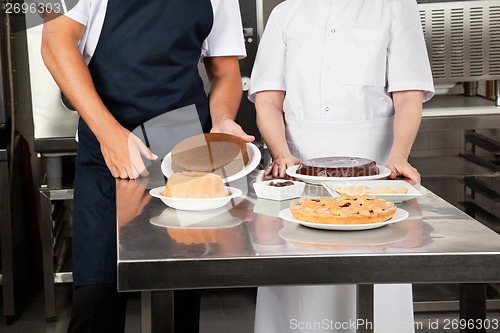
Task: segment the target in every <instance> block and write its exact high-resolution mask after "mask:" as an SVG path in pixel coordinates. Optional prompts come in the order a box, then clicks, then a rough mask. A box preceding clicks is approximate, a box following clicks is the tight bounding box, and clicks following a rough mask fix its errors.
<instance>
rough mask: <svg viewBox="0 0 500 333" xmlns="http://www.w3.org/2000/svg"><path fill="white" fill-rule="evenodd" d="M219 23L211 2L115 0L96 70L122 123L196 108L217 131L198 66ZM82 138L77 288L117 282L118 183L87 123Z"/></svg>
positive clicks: (104, 97) (76, 229) (94, 73)
mask: <svg viewBox="0 0 500 333" xmlns="http://www.w3.org/2000/svg"><path fill="white" fill-rule="evenodd" d="M212 25H213V10H212V5H211V2H210V0H127V1H120V0H109V2H108V5H107V12H106V17H105V19H104V25H103V28H102V32H101V35H100V38H99V42H98V45H97V48H96V50H95V52H94V55H93V57H92V59H91V62H90V63H89V70H90V73H91V75H92V78H93V81H94V84H95V87H96V90H97V92H98V94H99V96H100V97H101V98H102V100H103V102H104V104H105V105H106V107H107V108H108V109H109V111H110V112H111V113H112V114H113V116H114V117H115V118H116V119H117V120H118V121H119V122H120V124H122V125H123V126H124V127H126V128H127V129H129V130H132V129H134V128H136V127H137V126H140V124H142V123H144V122H146V121H148V120H150V119H152V118H155V117H157V116H159V115H162V114H164V113H166V112H168V111H171V110H176V109H179V108H182V107H185V106H187V105H191V104H195V105H196V108H197V112H198V116H199V118H200V122H201V124H202V126H203V128H204V129H205V130H208V129H209V128H210V117H209V109H208V100H207V97H206V95H205V92H204V89H203V82H202V80H201V78H200V76H199V74H198V68H197V64H198V61H199V58H200V54H201V47H202V44H203V41H204V40H205V39H206V37H207V36H208V34H209V33H210V30H211V29H212ZM78 137H79V144H78V152H77V157H76V179H75V194H74V221H73V224H74V225H73V248H74V250H73V283H74V285H75V286H83V285H92V284H105V283H116V273H117V272H116V246H117V244H116V202H115V200H116V188H115V179H114V178H113V176H112V175H111V173H110V172H109V170H108V168H107V166H106V164H105V162H104V159H103V157H102V154H101V150H100V146H99V142H98V141H97V139H96V137H95V136H94V135H93V133H92V132H91V131H90V129H89V128H88V126H87V124H86V123H85V122H84V121H83V120H80V122H79V125H78Z"/></svg>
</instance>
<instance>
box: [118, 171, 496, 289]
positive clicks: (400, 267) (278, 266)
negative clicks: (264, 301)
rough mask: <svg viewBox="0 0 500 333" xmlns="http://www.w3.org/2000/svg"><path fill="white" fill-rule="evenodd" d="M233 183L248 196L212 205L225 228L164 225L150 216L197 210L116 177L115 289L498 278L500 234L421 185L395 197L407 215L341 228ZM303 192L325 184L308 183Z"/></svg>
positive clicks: (180, 214)
mask: <svg viewBox="0 0 500 333" xmlns="http://www.w3.org/2000/svg"><path fill="white" fill-rule="evenodd" d="M253 177H256V175H253ZM254 179H255V178H253V179H252V177H249V184H251V183H252V182H253V180H254ZM236 185H237V187H239V188H241V189H242V190H243V191H244V193H246V192H248V196H246V197H244V198H239V199H238V200H235V202H232V203H230V204H228V205H229V206H227V207H228V208H229V210H227V211H225V210H222V211H220V212H219V213H218V214H217V213H214V212H206V214H212V219H213V222H214V223H216V224H217V223H219V225H220V226H221V227H220V228H212V229H196V228H195V224H194V225H191V226H190V227H186V228H173V227H170V228H166V227H159V226H156V225H153V224H152V223H151V221H153V222H155V221H156V222H155V223H158V221H160V224H161V223H164V222H165V221H173V220H175V219H179V218H180V219H183V220H182V221H184V222H186V221H190V222H193V221H195V220H196V219H199V218H200V213H195V214H192V213H186V212H177V211H175V210H173V209H171V208H168V207H167V206H165V205H164V204H163V203H162V202H161V201H160V200H159V199H156V198H152V197H151V196H149V194H148V193H147V191H148V190H146V189H145V188H144V187H141V186H137V183H135V182H134V183H130V182H129V181H124V180H119V181H118V182H117V189H118V192H117V197H118V199H117V206H118V226H119V229H118V230H119V231H118V271H119V273H118V281H119V290H120V291H134V290H159V289H196V288H220V287H246V286H257V285H281V284H326V283H356V284H363V283H398V282H419V283H426V282H429V283H431V282H432V283H433V282H492V281H497V280H499V279H500V265H499V263H500V256H499V255H500V235H498V234H496V233H495V232H493V231H492V230H490V229H488V228H487V227H485V226H483V225H482V224H481V223H479V222H478V221H476V220H474V219H472V218H471V217H469V216H468V215H466V214H465V213H463V212H462V211H460V210H459V209H457V208H455V207H453V206H452V205H451V204H449V203H447V202H446V201H444V200H443V199H441V198H439V197H438V196H436V195H435V194H433V193H432V192H430V191H428V190H427V189H425V188H423V187H421V188H420V190H421V192H422V193H423V196H422V197H419V198H418V199H412V200H410V201H407V202H405V203H403V204H399V205H398V206H399V207H400V208H403V209H405V210H407V211H408V212H409V214H410V216H409V218H408V219H406V220H405V221H402V222H398V223H395V224H392V225H388V226H385V227H382V228H379V229H373V230H366V231H348V232H341V231H321V230H315V229H309V228H306V227H302V226H299V225H297V224H295V223H293V222H287V221H283V220H282V219H281V218H279V217H277V213H278V211H279V210H281V209H284V208H287V207H288V205H289V203H290V201H281V202H278V201H270V200H264V199H256V198H255V195H254V193H253V189H252V186H247V185H246V183H244V182H240V184H236ZM231 186H235V184H231ZM304 194H305V195H326V191H324V190H323V188H322V187H321V186H314V185H307V186H306V191H305V193H304ZM203 214H205V213H201V216H204V215H203ZM165 219H166V220H165ZM172 219H173V220H172ZM127 221H128V222H127ZM161 221H163V222H161ZM172 223H173V222H167V223H166V224H168V225H170V224H171V225H172V226H173V225H174V224H175V223H174V224H172ZM317 237H319V238H317ZM285 238H286V239H285ZM317 239H322V240H321V241H317Z"/></svg>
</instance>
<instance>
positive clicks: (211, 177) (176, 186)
mask: <svg viewBox="0 0 500 333" xmlns="http://www.w3.org/2000/svg"><path fill="white" fill-rule="evenodd" d="M163 195H164V196H166V197H171V198H191V199H207V198H221V197H225V196H228V195H229V193H227V191H226V189H225V188H224V184H223V183H222V178H221V177H220V176H219V175H216V174H213V173H206V172H178V173H173V174H172V175H171V176H170V177H169V178H168V180H167V185H166V186H165V191H164V192H163Z"/></svg>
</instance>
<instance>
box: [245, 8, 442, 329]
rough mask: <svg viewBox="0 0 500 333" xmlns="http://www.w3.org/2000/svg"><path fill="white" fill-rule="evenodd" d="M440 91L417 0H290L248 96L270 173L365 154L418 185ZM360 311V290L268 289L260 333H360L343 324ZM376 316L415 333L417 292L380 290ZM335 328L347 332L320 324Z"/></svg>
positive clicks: (273, 20)
mask: <svg viewBox="0 0 500 333" xmlns="http://www.w3.org/2000/svg"><path fill="white" fill-rule="evenodd" d="M433 91H434V87H433V80H432V75H431V71H430V66H429V60H428V57H427V53H426V48H425V43H424V38H423V33H422V27H421V24H420V19H419V11H418V8H417V4H416V2H415V0H376V1H374V0H319V1H307V0H288V1H285V2H283V3H281V4H280V5H278V6H277V7H276V8H275V9H274V11H273V12H272V14H271V16H270V17H269V20H268V22H267V26H266V28H265V31H264V34H263V37H262V40H261V43H260V45H259V51H258V54H257V59H256V63H255V65H254V69H253V73H252V78H251V84H250V92H249V98H250V100H252V101H255V103H256V109H257V122H258V126H259V130H260V132H261V134H262V137H263V139H264V140H265V142H266V144H267V146H268V147H269V149H270V152H271V156H272V157H273V162H272V164H271V165H270V166H269V167H268V168H267V170H266V172H267V173H271V174H272V175H274V176H284V175H285V170H286V168H287V167H290V166H293V165H295V164H298V163H299V160H307V159H310V158H315V157H322V156H357V157H365V158H370V159H372V160H375V161H376V162H377V164H379V165H386V166H387V167H389V168H390V169H391V171H392V174H391V178H395V177H396V176H406V177H408V178H410V179H411V181H412V182H413V183H415V182H419V181H420V175H419V174H418V172H417V171H416V170H415V169H414V168H413V167H412V166H411V165H410V164H408V161H407V158H408V154H409V152H410V149H411V145H412V144H413V141H414V139H415V136H416V134H417V132H418V127H419V124H420V119H421V113H422V102H423V101H427V100H429V99H430V98H431V97H432V95H433ZM318 269H321V267H319V268H318ZM277 274H279V273H277ZM355 309H356V304H355V286H353V285H342V286H334V285H331V286H286V287H262V288H259V290H258V297H257V309H256V318H255V332H256V333H268V332H273V333H285V332H334V331H335V332H354V331H353V330H352V329H351V328H350V326H345V325H341V324H343V323H349V322H350V321H352V320H355V318H356V315H355ZM374 312H375V313H374V315H375V322H374V329H375V332H376V333H395V332H405V333H406V332H408V333H413V332H414V329H413V325H412V324H413V305H412V289H411V285H410V284H406V285H376V286H375V311H374ZM323 320H326V321H323ZM331 322H333V323H338V324H337V325H340V326H337V327H345V328H346V329H344V330H342V329H341V330H335V325H333V326H330V325H317V324H318V323H320V324H324V323H331Z"/></svg>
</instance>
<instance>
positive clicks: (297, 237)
mask: <svg viewBox="0 0 500 333" xmlns="http://www.w3.org/2000/svg"><path fill="white" fill-rule="evenodd" d="M278 234H279V235H280V237H281V238H283V239H284V240H287V241H289V242H294V243H305V244H317V245H346V246H377V245H383V244H392V243H395V242H399V241H402V240H404V239H406V237H408V233H407V232H406V230H405V229H403V228H400V227H398V226H396V225H389V226H387V227H386V228H377V229H373V230H366V231H365V232H363V233H358V232H324V231H322V230H317V229H312V228H307V227H304V226H301V225H299V224H293V225H288V226H286V227H284V228H283V229H281V230H280V231H279V232H278Z"/></svg>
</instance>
